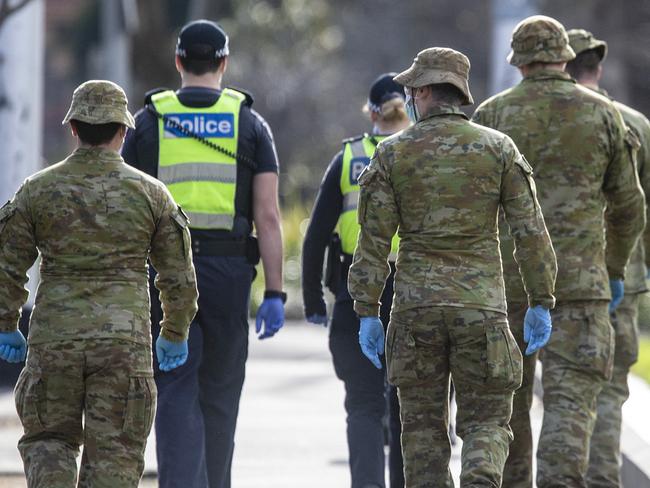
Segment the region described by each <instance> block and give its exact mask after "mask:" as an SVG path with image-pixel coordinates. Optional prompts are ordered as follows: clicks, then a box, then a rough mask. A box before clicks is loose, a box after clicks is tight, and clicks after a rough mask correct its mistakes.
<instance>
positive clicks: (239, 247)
mask: <svg viewBox="0 0 650 488" xmlns="http://www.w3.org/2000/svg"><path fill="white" fill-rule="evenodd" d="M192 254H193V255H194V256H223V257H237V256H240V257H241V256H244V257H246V258H247V259H248V262H249V263H251V264H257V263H258V262H259V260H260V251H259V248H258V245H257V238H256V237H254V236H249V237H243V238H240V239H201V238H197V237H192Z"/></svg>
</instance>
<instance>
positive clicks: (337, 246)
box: [325, 233, 343, 295]
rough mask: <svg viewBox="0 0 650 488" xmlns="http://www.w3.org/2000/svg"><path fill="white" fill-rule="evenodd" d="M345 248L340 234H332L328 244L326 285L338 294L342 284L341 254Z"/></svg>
mask: <svg viewBox="0 0 650 488" xmlns="http://www.w3.org/2000/svg"><path fill="white" fill-rule="evenodd" d="M342 255H343V249H342V247H341V238H340V237H339V235H338V234H336V233H334V234H332V238H331V239H330V242H329V244H328V245H327V258H326V259H325V286H326V287H327V288H328V289H329V291H331V292H332V293H333V294H334V295H336V294H337V293H338V291H339V285H340V284H341V272H342V269H341V268H342V264H341V256H342Z"/></svg>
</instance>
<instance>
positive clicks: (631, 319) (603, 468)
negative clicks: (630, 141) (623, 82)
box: [566, 29, 650, 487]
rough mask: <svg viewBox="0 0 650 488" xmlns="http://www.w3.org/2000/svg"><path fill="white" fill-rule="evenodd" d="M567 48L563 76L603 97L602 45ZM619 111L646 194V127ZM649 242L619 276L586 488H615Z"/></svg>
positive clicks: (587, 40)
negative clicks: (569, 57) (612, 343)
mask: <svg viewBox="0 0 650 488" xmlns="http://www.w3.org/2000/svg"><path fill="white" fill-rule="evenodd" d="M568 34H569V41H570V43H571V48H572V49H573V50H574V51H575V53H576V59H574V60H573V61H570V62H569V63H568V64H567V68H566V70H567V72H568V73H569V74H570V75H571V76H573V77H574V78H575V79H576V81H577V82H578V83H580V84H581V85H583V86H586V87H587V88H591V89H592V90H594V91H597V92H600V93H601V94H602V95H605V96H608V95H607V93H606V92H605V90H603V89H601V88H600V87H599V86H598V82H599V80H600V75H601V73H602V66H601V62H602V61H603V60H604V59H605V56H606V55H607V43H606V42H605V41H601V40H598V39H595V38H594V36H593V34H592V33H591V32H588V31H585V30H583V29H572V30H570V31H569V32H568ZM614 106H615V107H616V108H617V109H618V110H619V112H621V115H622V116H623V120H624V121H625V125H626V126H627V127H628V129H629V130H630V131H631V132H632V134H633V135H634V136H635V138H636V139H638V142H637V141H634V142H635V143H636V144H635V146H636V147H635V148H637V149H638V150H637V152H636V162H637V171H638V173H639V180H640V182H641V187H642V188H643V191H644V193H645V194H646V195H648V194H649V192H650V170H649V168H648V166H649V165H650V122H649V121H648V119H647V118H646V117H645V116H644V115H643V114H642V113H640V112H637V111H636V110H634V109H632V108H630V107H628V106H627V105H623V104H622V103H619V102H616V101H614ZM649 239H650V227H649V226H647V225H646V230H645V234H644V238H643V239H640V240H639V241H638V242H637V245H636V247H635V248H634V251H633V252H632V257H631V258H630V263H629V265H628V269H627V272H626V274H625V296H624V298H623V301H622V302H621V304H620V305H619V306H618V308H617V309H616V311H615V312H614V313H613V314H612V316H611V319H612V325H613V326H614V329H615V331H616V347H615V352H614V368H613V371H612V379H611V380H610V381H609V383H607V384H606V385H605V386H604V387H603V390H602V391H601V392H600V394H599V395H598V404H597V409H598V415H597V417H596V425H595V427H594V432H593V434H592V437H591V444H590V448H589V469H588V471H587V485H588V486H590V487H600V486H602V487H618V486H621V478H620V466H621V449H620V447H621V446H620V439H621V421H622V416H621V408H622V406H623V403H625V400H627V398H628V397H629V395H630V390H629V389H628V386H627V375H628V373H629V371H630V367H631V366H632V365H633V364H634V363H635V362H636V361H637V358H638V354H639V339H638V318H639V298H640V296H641V294H642V293H645V292H646V291H648V288H647V286H646V280H645V277H646V264H645V263H646V260H647V258H648V257H647V256H646V254H645V249H646V247H647V246H646V244H647V243H648V240H649Z"/></svg>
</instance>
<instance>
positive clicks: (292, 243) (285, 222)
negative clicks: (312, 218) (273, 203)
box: [251, 203, 310, 318]
mask: <svg viewBox="0 0 650 488" xmlns="http://www.w3.org/2000/svg"><path fill="white" fill-rule="evenodd" d="M309 211H310V209H309V208H308V207H307V206H305V205H301V204H298V203H296V204H292V205H290V206H288V207H287V208H286V209H284V210H283V212H282V237H283V242H284V289H285V290H286V291H287V293H288V295H289V301H288V304H287V305H288V307H287V314H288V315H292V316H293V318H297V317H296V316H299V315H300V314H301V310H302V294H301V292H300V276H301V275H300V273H301V252H302V241H303V239H304V237H305V231H306V230H307V223H308V222H309ZM263 296H264V269H263V267H262V264H261V263H260V265H258V267H257V277H256V278H255V281H253V289H252V297H251V308H252V310H253V312H254V311H256V310H257V307H258V306H259V305H260V304H261V303H262V299H263Z"/></svg>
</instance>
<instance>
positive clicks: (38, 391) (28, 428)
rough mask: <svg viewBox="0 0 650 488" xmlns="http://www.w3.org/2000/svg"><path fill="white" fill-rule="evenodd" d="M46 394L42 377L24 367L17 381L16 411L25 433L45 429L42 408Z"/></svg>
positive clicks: (15, 391) (15, 392)
mask: <svg viewBox="0 0 650 488" xmlns="http://www.w3.org/2000/svg"><path fill="white" fill-rule="evenodd" d="M44 394H45V389H44V387H43V380H42V379H41V377H40V376H39V375H37V374H34V373H32V372H31V371H29V370H28V369H27V368H23V370H22V371H21V372H20V376H19V377H18V381H17V382H16V388H15V389H14V398H15V402H16V411H17V412H18V417H19V418H20V423H21V424H22V425H23V428H24V430H25V433H28V432H29V433H33V432H37V431H41V430H43V422H42V419H41V410H42V406H43V403H44V399H45V397H44Z"/></svg>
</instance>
